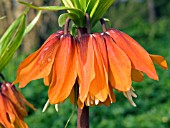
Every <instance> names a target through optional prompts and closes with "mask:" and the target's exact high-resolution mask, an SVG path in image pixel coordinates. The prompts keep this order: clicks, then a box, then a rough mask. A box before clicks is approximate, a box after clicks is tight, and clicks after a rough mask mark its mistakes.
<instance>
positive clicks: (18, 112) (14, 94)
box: [0, 75, 35, 128]
mask: <svg viewBox="0 0 170 128" xmlns="http://www.w3.org/2000/svg"><path fill="white" fill-rule="evenodd" d="M1 76H2V75H1ZM26 105H28V106H29V107H30V108H32V109H33V110H35V108H34V106H33V105H32V104H30V103H29V102H28V101H27V100H26V99H25V98H24V97H23V95H22V94H21V93H20V92H19V91H18V90H17V89H16V88H15V86H14V85H13V84H12V83H8V82H5V81H3V82H2V83H0V111H1V114H0V128H28V126H27V124H26V123H25V122H24V118H25V117H26V116H27V109H26Z"/></svg>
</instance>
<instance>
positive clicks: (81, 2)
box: [79, 0, 87, 12]
mask: <svg viewBox="0 0 170 128" xmlns="http://www.w3.org/2000/svg"><path fill="white" fill-rule="evenodd" d="M79 2H80V5H81V7H82V9H83V11H84V12H85V10H86V5H87V0H79Z"/></svg>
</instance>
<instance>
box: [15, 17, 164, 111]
mask: <svg viewBox="0 0 170 128" xmlns="http://www.w3.org/2000/svg"><path fill="white" fill-rule="evenodd" d="M68 23H69V20H67V24H66V25H65V28H64V31H57V32H56V33H54V34H52V35H51V36H50V37H49V38H48V39H47V40H46V41H45V43H44V44H43V45H42V46H41V48H40V49H39V50H37V51H36V52H35V53H33V54H31V55H30V56H28V57H27V58H26V59H25V60H24V61H23V62H22V63H21V64H20V65H19V68H18V72H17V78H16V80H15V81H14V84H15V83H18V82H19V83H20V85H19V87H24V86H25V85H26V84H27V83H28V82H30V81H31V80H35V79H40V78H43V79H44V84H45V85H47V86H49V90H48V96H49V102H50V103H51V104H58V103H60V102H64V101H65V99H66V98H67V97H70V99H71V102H72V103H75V102H77V104H78V106H79V108H83V107H84V105H86V106H93V105H100V104H104V105H110V103H112V102H115V101H116V100H115V94H114V92H113V90H118V91H120V92H123V93H124V95H125V97H127V98H128V100H129V101H130V103H131V104H132V105H133V106H135V103H134V102H133V100H132V97H137V96H136V94H134V92H133V91H134V89H133V87H132V81H136V82H140V81H142V80H143V76H144V75H143V73H145V74H146V75H148V76H149V77H150V78H152V79H154V80H158V76H157V73H156V70H155V67H154V64H153V62H156V63H157V64H158V65H160V66H161V67H163V68H164V69H167V64H166V61H165V59H164V58H163V57H162V56H159V55H150V54H148V53H147V51H146V50H145V49H144V48H142V47H141V46H140V45H139V44H138V43H137V42H136V41H135V40H134V39H133V38H131V37H130V36H128V35H127V34H125V33H123V32H121V31H119V30H116V29H114V28H111V29H109V30H106V29H105V28H104V27H103V31H104V32H103V33H94V34H90V33H89V30H86V29H81V28H78V35H77V36H76V37H73V36H72V35H71V34H70V32H68ZM101 23H102V24H103V22H101ZM75 84H78V86H76V87H77V88H78V94H77V93H76V92H75V89H74V88H75ZM75 97H77V99H75Z"/></svg>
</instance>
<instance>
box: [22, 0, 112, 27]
mask: <svg viewBox="0 0 170 128" xmlns="http://www.w3.org/2000/svg"><path fill="white" fill-rule="evenodd" d="M61 2H62V4H63V6H43V7H37V6H34V5H32V4H29V3H26V2H22V1H20V3H21V4H24V5H26V6H28V7H30V8H34V9H37V10H48V11H59V10H67V13H65V14H62V15H60V16H59V20H58V22H59V26H60V27H61V26H63V25H64V24H65V19H66V18H67V17H69V18H70V19H72V20H73V22H74V24H75V25H76V26H77V27H84V28H86V27H87V26H86V19H85V15H86V13H87V14H89V16H90V23H91V27H93V26H94V25H95V24H96V23H97V21H99V20H100V19H101V18H102V17H103V15H104V14H105V12H106V11H107V9H108V8H109V7H110V6H111V5H112V4H113V2H114V0H97V1H94V0H61ZM79 19H81V20H79Z"/></svg>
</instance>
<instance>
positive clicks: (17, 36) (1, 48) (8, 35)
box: [0, 9, 41, 72]
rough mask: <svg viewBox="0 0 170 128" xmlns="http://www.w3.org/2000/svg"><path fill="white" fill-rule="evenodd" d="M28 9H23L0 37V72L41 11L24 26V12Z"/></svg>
mask: <svg viewBox="0 0 170 128" xmlns="http://www.w3.org/2000/svg"><path fill="white" fill-rule="evenodd" d="M28 10H29V9H27V10H25V11H24V12H23V13H22V14H21V15H20V16H19V17H18V18H17V19H16V20H15V21H14V22H13V23H12V24H11V25H10V26H9V28H8V29H7V30H6V32H5V33H4V34H3V36H2V37H1V39H0V72H1V71H2V69H3V68H4V67H5V66H6V64H7V63H8V62H9V61H10V60H11V58H12V57H13V55H14V53H15V51H16V50H17V49H18V48H19V46H20V44H21V42H22V39H23V37H24V36H25V35H26V34H27V33H28V32H29V31H31V29H32V28H33V27H34V25H35V24H36V23H37V21H38V19H39V17H40V15H41V11H40V12H39V13H38V15H37V16H36V17H35V19H33V21H32V22H31V23H30V24H29V25H28V26H27V27H26V26H25V24H26V14H27V12H28Z"/></svg>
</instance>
